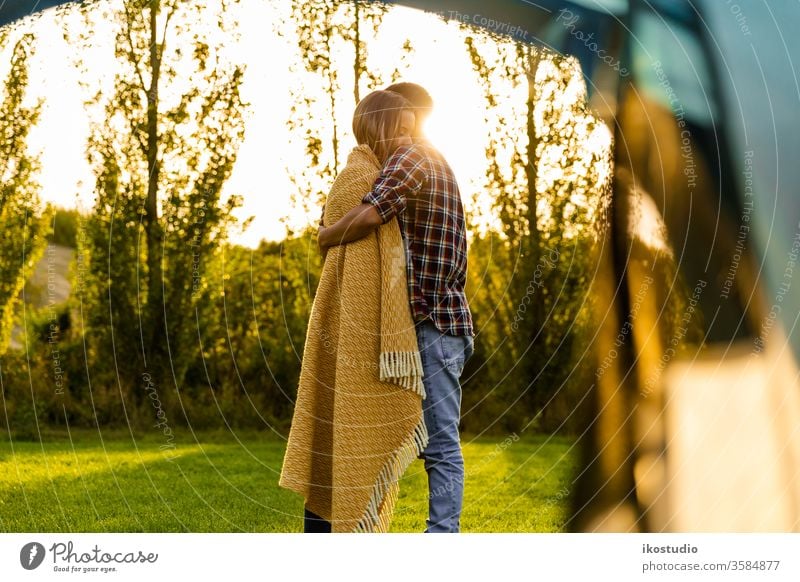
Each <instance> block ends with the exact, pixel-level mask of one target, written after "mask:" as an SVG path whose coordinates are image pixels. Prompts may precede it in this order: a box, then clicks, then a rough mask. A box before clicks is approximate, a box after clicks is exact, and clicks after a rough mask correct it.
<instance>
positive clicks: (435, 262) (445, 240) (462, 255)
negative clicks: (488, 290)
mask: <svg viewBox="0 0 800 582" xmlns="http://www.w3.org/2000/svg"><path fill="white" fill-rule="evenodd" d="M363 202H366V203H369V204H372V205H373V206H375V208H376V209H377V211H378V214H380V216H381V220H382V221H383V222H384V223H386V222H387V221H389V220H390V219H391V218H392V217H393V216H397V220H398V222H399V223H400V230H401V232H402V233H403V239H404V241H405V244H406V245H407V247H408V248H407V253H406V256H407V257H410V259H411V260H409V261H407V265H408V291H409V298H410V300H411V312H412V315H413V317H414V319H415V320H416V321H420V320H422V319H425V318H428V317H430V319H431V320H432V321H433V323H434V325H435V326H436V327H437V328H438V329H439V331H441V332H443V333H449V334H450V335H457V336H461V335H475V333H474V331H473V328H472V314H471V313H470V310H469V304H468V303H467V296H466V293H465V291H464V287H465V285H466V277H467V238H466V227H465V221H464V209H463V206H462V204H461V195H460V193H459V191H458V184H457V183H456V178H455V176H454V175H453V170H452V169H451V168H450V165H449V164H448V163H447V161H446V160H445V159H444V157H443V156H442V154H441V153H439V152H438V151H437V150H436V149H435V148H434V147H433V146H432V145H431V144H430V143H429V142H427V141H425V140H421V141H418V142H415V143H414V145H410V146H402V147H400V148H398V149H397V150H396V151H395V153H394V154H393V155H392V156H391V157H390V158H389V160H388V161H387V162H386V165H385V166H384V168H383V171H382V172H381V175H380V177H379V178H378V180H377V181H376V182H375V184H374V185H373V187H372V190H371V191H370V192H369V193H368V194H367V195H366V196H365V197H364V199H363Z"/></svg>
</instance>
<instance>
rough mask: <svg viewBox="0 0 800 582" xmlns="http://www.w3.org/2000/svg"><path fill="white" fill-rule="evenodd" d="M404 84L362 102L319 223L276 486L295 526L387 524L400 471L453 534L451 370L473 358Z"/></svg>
mask: <svg viewBox="0 0 800 582" xmlns="http://www.w3.org/2000/svg"><path fill="white" fill-rule="evenodd" d="M432 107H433V101H432V99H431V97H430V95H429V94H428V92H427V91H426V90H425V89H424V88H422V87H420V86H419V85H416V84H413V83H397V84H394V85H391V86H389V87H387V89H386V90H383V91H374V92H372V93H370V94H369V95H367V96H366V97H365V98H364V99H362V100H361V101H360V102H359V103H358V105H357V106H356V110H355V113H354V115H353V133H354V134H355V138H356V141H357V142H358V145H357V146H356V147H355V148H353V150H352V151H351V152H350V154H349V156H348V159H347V164H346V166H345V167H344V168H343V169H342V171H341V173H340V174H339V175H338V176H337V178H336V180H335V181H334V183H333V186H332V187H331V191H330V193H329V195H328V198H327V200H326V202H325V206H324V210H323V216H322V222H321V225H320V229H319V237H318V239H319V246H320V250H321V252H322V255H323V257H324V260H323V268H322V274H321V276H320V281H319V285H318V288H317V292H316V295H315V297H314V303H313V306H312V308H311V316H310V320H309V324H308V331H307V335H306V343H305V347H304V350H303V360H302V365H301V371H300V381H299V385H298V391H297V401H296V403H295V409H294V416H293V418H292V425H291V429H290V432H289V438H288V443H287V447H286V454H285V457H284V460H283V467H282V470H281V475H280V480H279V485H280V486H281V487H285V488H287V489H291V490H292V491H295V492H297V493H299V494H301V495H302V496H303V498H304V502H305V505H304V513H305V515H304V531H306V532H386V531H388V529H389V524H390V522H391V518H392V513H393V511H394V507H395V504H396V501H397V496H398V491H399V483H398V481H399V479H400V477H402V475H403V473H404V472H405V470H406V469H407V467H408V466H409V465H410V464H411V462H413V460H414V459H416V458H420V459H423V460H424V464H425V471H426V473H427V475H428V487H429V494H428V519H427V522H426V525H427V527H426V529H425V532H426V533H427V532H431V533H432V532H458V531H459V530H460V516H461V507H462V503H463V492H464V460H463V456H462V453H461V442H460V438H459V432H458V425H459V419H460V415H461V385H460V377H461V373H462V371H463V368H464V364H465V362H466V361H467V360H468V359H469V358H470V356H471V355H472V353H473V341H474V340H473V336H474V332H473V325H472V316H471V314H470V310H469V305H468V303H467V299H466V295H465V289H464V287H465V283H466V274H467V243H466V232H465V221H464V212H463V207H462V203H461V196H460V194H459V190H458V185H457V184H456V179H455V176H454V175H453V172H452V170H451V168H450V166H449V164H448V163H447V161H446V160H445V159H444V157H442V155H441V153H439V152H438V151H437V150H436V149H435V148H434V147H433V146H432V145H431V144H430V142H428V141H427V140H426V139H425V138H424V137H423V134H422V126H423V124H424V121H425V119H426V117H427V116H428V115H429V114H430V112H431V110H432Z"/></svg>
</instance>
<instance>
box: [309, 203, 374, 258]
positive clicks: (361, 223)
mask: <svg viewBox="0 0 800 582" xmlns="http://www.w3.org/2000/svg"><path fill="white" fill-rule="evenodd" d="M381 224H383V223H382V222H381V216H380V214H378V211H377V210H376V209H375V207H374V206H373V205H372V204H366V203H361V204H359V205H358V206H356V207H355V208H353V209H352V210H350V211H349V212H348V213H347V214H345V215H344V216H342V217H341V218H340V219H339V220H338V221H336V223H334V224H332V225H331V226H322V227H320V229H319V234H318V238H319V247H320V249H326V248H328V247H331V246H334V245H342V244H345V243H349V242H353V241H355V240H358V239H360V238H363V237H365V236H367V235H368V234H369V233H371V232H372V231H373V230H375V229H376V228H378V227H379V226H380V225H381Z"/></svg>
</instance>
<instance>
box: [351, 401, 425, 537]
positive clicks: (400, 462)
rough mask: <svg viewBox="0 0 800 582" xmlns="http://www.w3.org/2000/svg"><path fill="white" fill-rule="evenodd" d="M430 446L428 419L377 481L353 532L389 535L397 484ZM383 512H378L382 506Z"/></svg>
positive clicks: (408, 438)
mask: <svg viewBox="0 0 800 582" xmlns="http://www.w3.org/2000/svg"><path fill="white" fill-rule="evenodd" d="M427 446H428V429H427V428H426V426H425V419H424V417H423V418H420V421H419V423H418V424H417V426H416V427H415V428H414V431H413V432H412V433H411V434H410V435H408V437H406V439H405V440H404V441H403V444H401V445H400V446H399V447H398V448H397V450H395V452H394V453H392V456H391V458H390V459H389V460H388V461H387V462H386V464H385V465H384V466H383V468H382V469H381V472H380V474H379V475H378V480H377V481H376V483H375V486H374V487H373V489H372V496H371V498H370V500H369V503H368V504H367V509H366V510H365V513H364V516H363V517H362V518H361V519H360V520H359V522H358V524H357V525H356V527H355V529H354V530H353V531H354V532H358V533H386V532H387V531H389V523H390V521H391V518H392V513H393V510H394V506H395V503H396V502H397V495H398V493H399V491H400V484H399V483H398V481H399V479H400V477H402V476H403V473H405V471H406V469H407V468H408V466H409V465H410V464H411V463H412V462H413V461H414V459H416V458H417V457H419V455H421V454H422V451H424V450H425V447H427ZM382 505H383V506H384V508H385V510H384V511H379V509H380V508H381V506H382Z"/></svg>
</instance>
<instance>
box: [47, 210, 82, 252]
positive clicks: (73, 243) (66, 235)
mask: <svg viewBox="0 0 800 582" xmlns="http://www.w3.org/2000/svg"><path fill="white" fill-rule="evenodd" d="M79 220H80V212H78V211H77V210H75V209H74V208H73V209H70V208H56V209H55V210H54V215H53V225H52V229H51V230H50V233H49V234H48V236H47V241H48V242H50V243H53V244H56V245H61V246H64V247H69V248H72V249H74V248H77V246H78V222H79Z"/></svg>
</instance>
